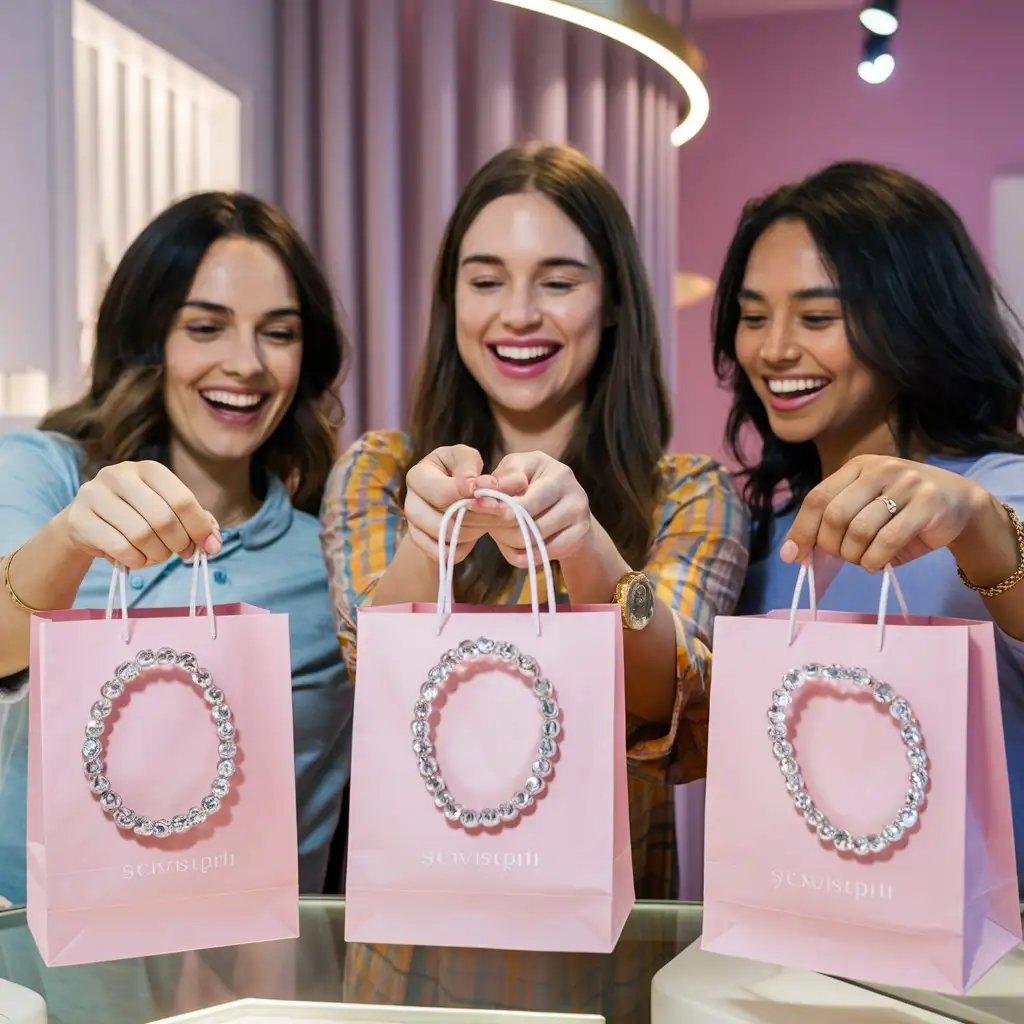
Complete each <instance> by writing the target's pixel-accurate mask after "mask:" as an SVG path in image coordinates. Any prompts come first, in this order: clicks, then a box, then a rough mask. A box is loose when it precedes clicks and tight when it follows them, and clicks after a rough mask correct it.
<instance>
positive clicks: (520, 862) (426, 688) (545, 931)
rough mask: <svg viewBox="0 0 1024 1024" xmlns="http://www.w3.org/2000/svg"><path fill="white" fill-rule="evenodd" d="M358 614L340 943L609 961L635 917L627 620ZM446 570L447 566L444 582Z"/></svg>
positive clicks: (476, 613)
mask: <svg viewBox="0 0 1024 1024" xmlns="http://www.w3.org/2000/svg"><path fill="white" fill-rule="evenodd" d="M486 493H488V494H490V495H492V496H493V497H496V498H499V499H500V500H503V501H505V502H506V503H507V504H509V505H510V507H512V509H513V511H515V512H516V516H517V519H518V521H519V526H520V529H521V530H523V536H524V537H525V539H526V542H527V547H528V551H530V553H531V560H532V558H533V555H532V545H533V544H536V546H537V548H538V550H539V554H540V557H541V560H542V562H543V568H544V574H545V577H546V582H547V588H548V589H547V593H548V599H549V604H548V610H547V612H546V613H542V612H541V609H540V608H539V606H538V601H537V573H536V571H535V568H534V566H533V565H532V564H531V566H530V580H531V587H532V593H533V606H532V609H523V610H519V609H516V608H504V607H503V608H495V607H487V608H469V607H458V606H456V607H455V608H452V607H451V578H452V574H453V571H454V559H453V558H452V559H451V560H450V561H449V560H448V558H447V556H446V552H445V547H444V540H443V538H444V537H445V534H446V532H447V526H448V521H449V520H450V519H451V517H452V515H453V514H456V520H455V525H454V527H453V531H452V534H453V535H452V538H451V542H450V551H451V552H454V549H455V544H456V537H457V534H458V530H459V527H460V525H461V520H462V515H463V512H464V506H465V504H466V503H465V502H462V503H457V504H456V505H455V506H453V507H452V508H451V509H449V510H448V513H447V515H446V517H445V521H444V524H443V526H442V529H441V536H442V542H441V545H440V550H439V558H438V564H439V574H440V576H441V585H440V587H439V592H438V602H437V604H436V605H427V604H417V605H399V606H394V607H382V608H373V607H367V608H362V609H360V611H359V620H358V637H357V639H358V654H357V658H358V662H357V672H356V687H355V711H354V718H353V721H354V731H353V740H352V784H351V791H350V792H351V797H350V800H351V804H350V820H349V845H348V876H347V884H346V900H347V907H346V914H345V938H346V939H347V940H348V941H350V942H353V941H354V942H372V943H394V944H401V945H425V946H475V947H483V948H494V949H523V950H534V951H545V950H556V951H571V952H595V953H608V952H610V951H611V950H612V949H613V948H614V947H615V944H616V942H617V940H618V937H619V934H620V932H621V930H622V927H623V925H624V924H625V922H626V918H627V917H628V916H629V911H630V908H631V907H632V904H633V875H632V858H631V853H630V840H629V809H628V806H627V794H626V730H625V695H624V690H623V663H622V626H621V617H620V612H619V609H618V606H616V605H600V606H593V607H585V608H573V609H558V610H557V612H556V608H555V598H554V594H555V590H554V582H553V580H552V576H551V567H550V564H549V561H548V556H547V552H546V551H545V550H544V546H543V543H542V541H541V538H540V534H539V532H538V531H537V528H536V526H535V524H534V523H533V521H532V520H531V519H530V518H529V516H528V515H527V514H526V513H525V512H524V511H523V510H522V508H521V507H520V506H518V505H517V504H516V503H515V502H514V501H513V500H512V499H510V498H508V497H507V496H505V495H501V494H499V493H498V492H486ZM446 563H447V564H446Z"/></svg>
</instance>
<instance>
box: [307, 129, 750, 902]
mask: <svg viewBox="0 0 1024 1024" xmlns="http://www.w3.org/2000/svg"><path fill="white" fill-rule="evenodd" d="M669 428H670V423H669V404H668V398H667V392H666V388H665V384H664V381H663V380H662V376H661V356H660V341H659V336H658V327H657V323H656V317H655V312H654V302H653V299H652V297H651V290H650V286H649V284H648V281H647V275H646V271H645V269H644V266H643V261H642V259H641V256H640V247H639V244H638V242H637V239H636V235H635V233H634V231H633V226H632V224H631V223H630V220H629V215H628V214H627V212H626V209H625V207H624V206H623V204H622V200H621V199H620V198H619V196H618V195H617V193H616V192H615V190H614V188H613V187H612V186H611V184H610V183H609V181H608V180H607V178H605V176H604V175H603V174H601V172H600V171H598V169H597V168H596V167H594V166H593V164H591V163H590V162H589V161H588V160H587V159H586V158H585V157H583V156H582V155H581V154H580V153H578V152H576V151H575V150H572V149H569V148H568V147H565V146H556V145H539V144H534V145H523V146H514V147H512V148H510V149H507V150H504V151H503V152H501V153H499V154H497V155H496V156H495V157H493V158H492V159H491V160H490V161H489V162H488V163H487V164H485V165H484V166H483V167H482V168H481V169H480V170H479V171H478V172H477V173H476V174H475V175H474V176H473V178H472V179H471V180H470V182H469V183H468V184H467V186H466V188H465V189H464V190H463V193H462V195H461V196H460V198H459V200H458V202H457V204H456V207H455V210H454V212H453V214H452V216H451V219H450V220H449V222H448V227H447V230H446V231H445V234H444V237H443V239H442V242H441V248H440V252H439V254H438V260H437V268H436V273H435V278H434V288H433V303H432V312H431V318H430V328H429V332H428V335H427V343H426V349H425V351H424V354H423V361H422V363H421V367H420V374H419V378H418V381H417V385H416V391H415V394H414V396H413V409H412V418H411V428H410V432H409V434H408V435H405V434H402V433H398V432H376V433H372V434H369V435H367V436H366V437H364V438H362V439H361V440H360V441H359V442H358V443H357V444H356V445H355V446H354V447H353V448H352V449H351V450H350V451H349V452H347V453H346V454H345V455H344V456H343V458H342V459H341V461H340V463H339V465H338V467H337V468H336V470H335V472H334V474H333V476H332V478H331V481H330V483H329V484H328V488H327V494H326V500H325V508H324V513H323V520H324V540H325V548H326V552H327V557H328V561H329V563H330V578H331V586H332V589H333V593H334V602H335V610H336V614H337V617H338V627H339V636H340V638H341V643H342V646H343V649H344V651H345V654H346V658H347V660H348V661H349V664H350V666H351V667H352V669H353V670H354V667H355V662H356V658H355V651H356V646H357V636H356V610H357V608H358V606H359V605H360V604H361V603H363V602H367V601H372V603H373V604H374V605H375V606H376V605H387V604H396V603H402V602H406V601H431V600H433V599H434V598H435V596H436V593H437V575H438V567H437V563H436V558H437V534H438V530H439V527H440V520H441V515H442V513H443V512H444V510H445V509H446V508H447V507H448V506H450V505H451V504H452V503H454V502H455V501H457V500H459V499H460V498H463V497H465V498H471V497H473V495H474V491H475V490H476V489H478V488H488V487H489V488H497V489H499V490H502V491H504V492H506V493H509V494H513V495H515V496H516V497H517V498H518V500H519V502H520V503H521V504H522V505H523V507H524V508H525V509H526V510H527V511H528V512H529V513H530V514H531V515H532V516H533V517H534V518H535V519H536V521H537V525H538V528H539V529H540V531H541V534H542V536H543V538H544V541H545V544H546V546H547V548H548V551H549V553H550V555H551V558H552V560H557V563H558V570H559V571H558V576H557V579H558V585H559V595H558V596H559V598H561V599H562V600H569V601H571V602H572V603H573V604H594V603H605V602H609V601H612V600H613V599H615V600H619V601H620V602H621V603H622V604H623V606H624V608H623V610H624V614H623V620H624V624H625V625H626V630H625V634H624V641H625V642H624V653H625V676H626V709H627V712H628V713H629V714H630V716H631V719H630V736H629V741H630V757H631V768H632V771H631V772H630V776H629V802H630V812H631V815H632V821H633V833H632V835H633V854H634V873H635V877H636V886H637V892H638V894H640V895H643V896H648V897H651V898H659V897H660V898H675V897H676V894H677V889H676V882H675V875H676V857H675V833H674V821H673V817H672V788H671V786H670V785H667V783H669V782H676V781H685V780H687V779H692V778H699V777H702V776H703V773H704V770H705V766H706V757H705V752H706V749H707V747H706V743H707V703H706V701H705V688H706V684H707V678H708V673H709V669H710V651H709V647H710V625H711V621H712V619H713V618H714V616H715V615H716V614H718V613H728V612H729V611H730V610H731V609H732V607H733V605H734V603H735V601H736V598H737V596H738V593H739V589H740V585H741V583H742V580H743V572H744V569H745V568H746V562H747V555H746V532H747V517H746V512H745V510H744V508H743V503H742V502H741V501H740V499H739V496H738V494H737V493H736V491H735V489H734V487H733V485H732V483H731V481H730V479H729V475H728V473H726V472H725V471H724V470H723V469H722V468H721V467H719V466H717V465H716V464H715V463H713V462H712V461H711V460H709V459H707V458H703V457H700V456H694V455H674V454H669V453H668V452H667V451H666V449H667V445H668V441H669V437H670V429H669ZM461 541H462V543H461V544H460V545H459V547H458V548H457V551H456V556H457V558H458V560H459V566H458V570H457V574H456V578H455V592H456V599H457V600H459V601H473V602H476V603H495V604H517V603H522V602H528V601H529V599H530V595H529V586H528V582H527V575H526V573H525V572H524V566H525V565H526V561H525V552H524V550H523V541H522V538H521V537H520V534H519V530H518V527H517V526H516V524H515V521H514V520H511V519H510V518H509V517H508V515H507V514H506V513H505V512H504V506H498V504H497V503H496V502H495V501H494V500H493V499H486V498H478V499H476V502H475V504H474V506H473V508H472V509H470V511H469V512H468V513H467V515H466V517H465V520H464V525H463V530H462V533H461ZM633 608H641V609H645V612H644V614H642V615H639V616H637V618H636V621H633V619H632V618H631V616H630V614H629V610H630V609H633ZM372 684H373V680H372V679H371V680H368V681H367V685H372Z"/></svg>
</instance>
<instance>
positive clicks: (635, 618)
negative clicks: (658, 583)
mask: <svg viewBox="0 0 1024 1024" xmlns="http://www.w3.org/2000/svg"><path fill="white" fill-rule="evenodd" d="M612 600H613V601H614V602H615V604H617V605H618V606H619V609H620V610H621V612H622V628H623V629H643V628H644V626H646V625H647V624H648V623H649V622H650V621H651V619H653V618H654V585H653V584H652V583H651V581H650V580H649V579H648V578H647V576H646V574H644V573H642V572H627V573H626V575H625V576H623V577H622V579H620V580H619V582H618V583H616V584H615V596H614V597H613V598H612Z"/></svg>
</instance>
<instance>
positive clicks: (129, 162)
mask: <svg viewBox="0 0 1024 1024" xmlns="http://www.w3.org/2000/svg"><path fill="white" fill-rule="evenodd" d="M73 35H74V75H75V84H74V92H75V156H76V179H77V195H76V200H77V210H78V213H77V228H78V231H77V237H78V316H79V323H80V324H81V325H82V334H81V339H80V351H81V356H82V362H83V366H84V365H87V364H88V362H89V361H90V359H91V358H92V348H93V325H94V321H95V314H96V308H97V306H98V303H99V300H100V297H101V295H102V292H103V288H104V287H105V286H106V283H107V280H108V279H109V276H110V274H111V272H112V271H113V269H114V267H115V266H116V265H117V262H118V260H119V259H120V258H121V256H122V255H123V253H124V251H125V249H126V248H127V246H128V244H129V243H130V242H131V241H132V239H133V238H135V236H136V235H137V234H138V233H139V232H140V231H141V230H142V229H143V228H144V227H145V225H146V224H147V223H148V222H149V221H150V220H151V219H152V218H153V217H154V216H155V215H156V214H157V213H159V212H160V211H161V210H162V209H164V208H165V207H166V206H167V205H169V204H170V203H172V202H174V201H175V200H176V199H179V198H181V197H182V196H184V195H187V194H189V193H191V192H197V191H203V190H206V189H237V188H239V187H240V183H241V156H242V104H241V100H240V98H239V97H238V96H237V95H236V94H234V93H233V92H230V91H229V90H228V89H225V88H224V87H223V86H221V85H219V84H218V83H217V82H214V81H213V80H212V79H210V78H208V77H207V76H206V75H202V74H200V73H199V72H198V71H196V70H195V69H194V68H193V67H191V66H190V65H188V64H186V63H184V62H183V61H181V60H179V59H178V58H176V57H174V56H173V55H172V54H170V53H168V52H167V51H166V50H163V49H161V48H160V47H158V46H155V45H154V44H153V43H151V42H150V41H149V40H147V39H145V38H143V37H142V36H141V35H139V34H138V33H136V32H133V31H131V30H130V29H129V28H127V27H126V26H124V25H122V24H121V23H120V22H118V21H116V20H115V19H114V18H111V17H110V16H109V15H107V14H105V13H104V12H103V11H100V10H99V9H98V8H96V7H94V6H93V5H92V4H89V3H87V2H86V0H74V6H73Z"/></svg>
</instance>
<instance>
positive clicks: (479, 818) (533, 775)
mask: <svg viewBox="0 0 1024 1024" xmlns="http://www.w3.org/2000/svg"><path fill="white" fill-rule="evenodd" d="M489 658H492V659H493V658H497V659H498V660H499V661H501V662H503V663H504V664H506V665H508V666H510V667H511V668H512V669H513V670H514V671H516V672H518V673H519V675H520V676H522V677H523V678H525V679H526V680H528V681H529V682H530V687H531V690H532V691H533V694H534V696H535V697H536V698H537V700H538V702H539V706H540V716H541V724H540V742H539V744H538V746H537V758H536V759H535V760H534V762H533V764H532V766H531V772H530V774H529V775H528V776H527V777H526V780H525V782H524V783H523V786H522V788H521V789H517V790H516V791H515V792H514V793H513V794H512V797H511V799H509V800H506V801H504V802H503V803H500V804H498V805H497V806H496V807H486V808H484V809H483V810H481V811H474V810H470V809H469V808H466V807H463V806H462V804H460V803H459V802H458V801H457V800H456V799H455V797H453V796H452V795H451V793H450V792H449V791H448V789H447V786H446V785H445V781H444V779H443V778H442V776H441V771H440V769H439V768H438V764H437V758H436V756H435V753H436V752H435V749H434V743H433V742H432V741H431V739H430V724H429V722H428V719H429V718H430V716H431V714H432V713H433V702H434V701H435V700H436V699H437V696H438V694H439V693H440V692H441V688H442V687H443V686H444V684H445V682H446V681H447V680H448V678H449V676H450V675H451V674H452V672H453V671H454V670H455V668H456V667H457V666H459V665H465V664H467V663H470V662H473V661H474V660H476V659H489ZM412 713H413V721H412V735H413V741H412V751H413V754H414V755H415V756H416V767H417V769H418V770H419V773H420V775H421V776H422V778H423V780H424V782H425V784H426V787H427V792H428V793H430V794H431V795H432V796H433V798H434V804H435V806H436V807H437V809H438V810H439V811H441V813H442V814H444V816H445V818H447V819H448V821H450V822H451V823H452V824H453V825H458V826H460V827H461V828H464V829H467V830H473V829H479V828H485V829H490V830H497V829H501V828H503V827H504V826H505V825H507V824H510V823H511V822H513V821H515V820H516V818H518V817H519V814H520V812H522V811H524V810H526V808H528V807H530V806H531V805H532V804H533V802H534V800H535V799H536V798H537V797H539V796H540V795H541V793H542V792H543V791H544V789H545V781H544V780H545V779H546V778H547V777H548V776H549V775H550V774H551V772H552V770H553V769H552V764H551V762H552V760H553V759H554V758H555V756H556V755H557V753H558V743H557V737H558V735H559V733H560V732H561V726H560V725H559V724H558V718H559V716H560V714H561V711H560V709H559V707H558V703H557V701H556V700H555V693H554V688H553V687H552V685H551V682H550V680H548V679H545V678H544V677H543V676H542V675H541V672H540V666H539V665H538V664H537V661H536V659H535V658H532V657H530V655H528V654H521V653H520V652H519V651H518V650H517V649H516V648H515V647H514V646H513V645H512V644H510V643H506V642H504V641H496V640H489V639H487V637H480V638H479V639H477V640H463V641H462V643H460V644H459V645H458V647H457V648H455V649H454V650H451V651H447V652H445V654H444V655H442V657H441V660H440V661H439V662H438V664H436V665H435V666H434V667H433V668H432V669H431V670H430V671H429V672H428V673H427V679H426V682H425V683H423V685H422V686H421V687H420V693H419V697H418V698H417V699H416V703H415V704H414V705H413V712H412Z"/></svg>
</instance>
